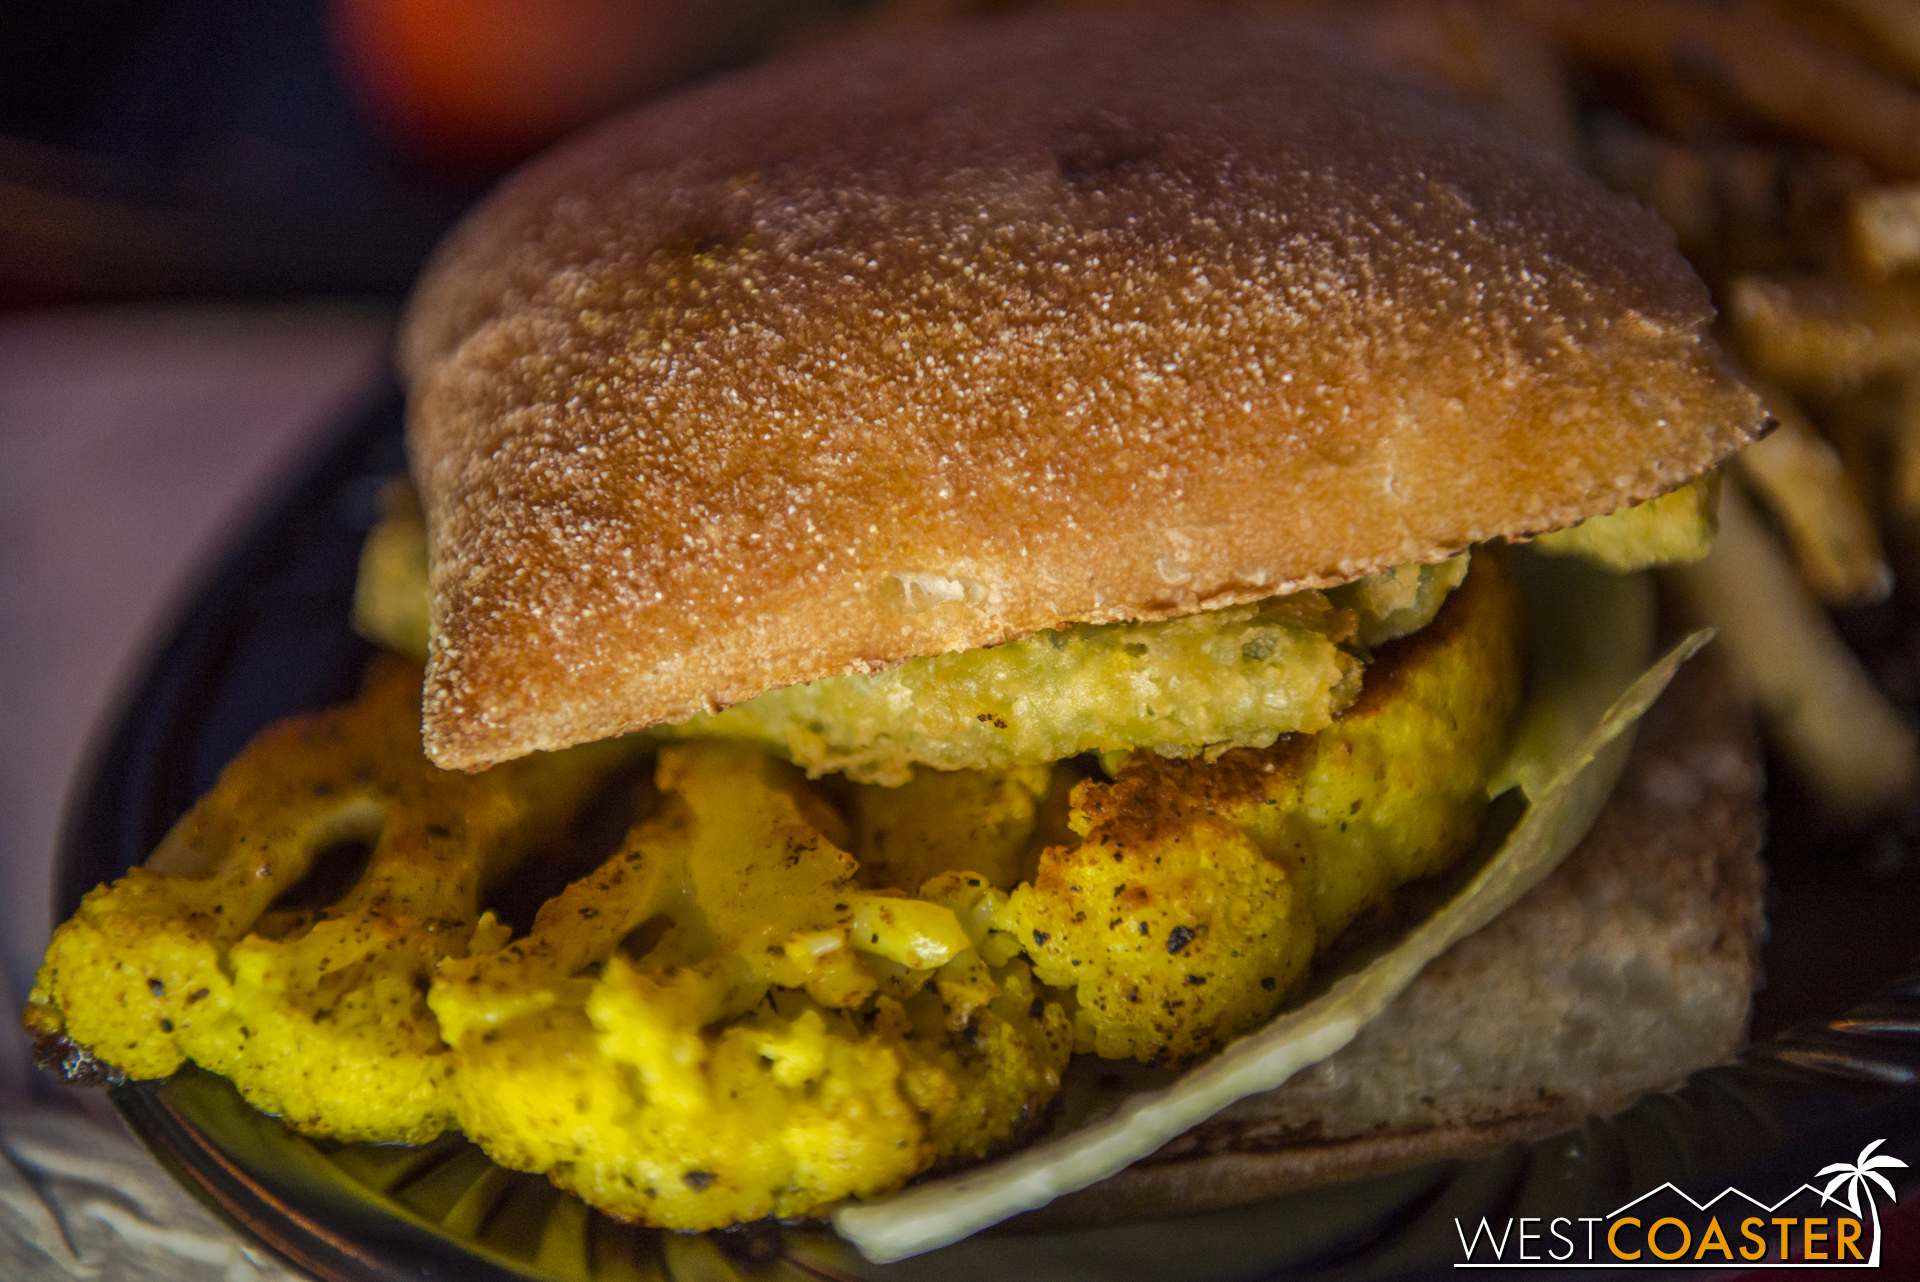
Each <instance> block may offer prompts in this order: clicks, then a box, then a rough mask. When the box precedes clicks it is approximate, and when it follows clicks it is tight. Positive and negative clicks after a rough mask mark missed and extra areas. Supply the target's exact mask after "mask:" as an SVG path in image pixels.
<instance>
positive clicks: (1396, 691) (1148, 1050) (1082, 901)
mask: <svg viewBox="0 0 1920 1282" xmlns="http://www.w3.org/2000/svg"><path fill="white" fill-rule="evenodd" d="M1521 638H1522V624H1521V619H1520V615H1519V604H1518V597H1517V593H1516V590H1515V587H1514V585H1513V582H1512V580H1511V578H1510V576H1509V574H1508V573H1507V572H1506V569H1505V566H1504V563H1503V562H1502V560H1501V559H1500V558H1498V557H1497V556H1493V555H1488V554H1482V555H1480V556H1477V557H1476V558H1475V563H1474V572H1473V573H1472V574H1471V575H1470V576H1469V577H1468V578H1467V580H1466V583H1465V585H1464V586H1463V587H1462V589H1461V590H1460V591H1459V592H1457V593H1455V594H1454V595H1453V597H1452V598H1451V599H1450V600H1449V602H1448V604H1447V606H1446V607H1445V609H1443V610H1442V612H1441V613H1440V615H1439V616H1438V618H1436V619H1435V621H1434V622H1433V624H1432V625H1431V626H1430V627H1428V628H1427V629H1425V630H1423V631H1422V632H1419V633H1417V634H1415V635H1414V636H1412V637H1410V638H1408V639H1406V640H1404V641H1401V642H1399V643H1397V644H1396V645H1395V646H1393V647H1392V648H1389V649H1387V650H1383V651H1382V652H1381V653H1380V655H1379V656H1377V659H1376V662H1375V664H1374V666H1373V667H1372V668H1371V669H1370V670H1369V672H1368V676H1367V687H1366V690H1365V691H1364V692H1363V693H1362V695H1361V697H1360V699H1359V701H1358V702H1357V703H1356V704H1355V705H1354V706H1353V707H1352V708H1350V709H1349V710H1348V711H1347V713H1346V714H1345V715H1344V716H1342V717H1341V719H1340V720H1339V721H1337V722H1336V723H1334V725H1333V726H1331V727H1329V728H1328V729H1326V730H1324V731H1322V732H1320V733H1319V734H1317V735H1313V736H1305V735H1301V736H1293V737H1290V738H1288V739H1285V740H1282V741H1280V742H1279V743H1276V744H1274V745H1273V746H1272V747H1271V748H1267V749H1262V750H1244V749H1243V750H1238V751H1234V752H1229V753H1226V754H1225V755H1223V756H1221V757H1220V758H1219V759H1218V760H1217V761H1215V762H1213V763H1211V764H1202V763H1200V762H1197V761H1191V760H1184V761H1169V760H1166V759H1163V758H1160V757H1157V756H1154V755H1153V754H1148V753H1136V754H1134V756H1133V757H1132V758H1131V759H1130V760H1129V762H1128V763H1127V765H1126V766H1125V767H1124V768H1123V769H1121V770H1120V772H1119V774H1118V776H1117V777H1116V778H1115V779H1114V780H1113V782H1112V783H1100V782H1097V781H1089V782H1086V783H1082V784H1081V785H1079V787H1078V788H1076V789H1075V791H1074V794H1073V804H1074V813H1073V818H1072V823H1073V826H1074V828H1075V830H1076V831H1077V832H1079V833H1080V834H1081V837H1082V840H1081V842H1080V843H1079V845H1077V846H1058V847H1052V848H1049V849H1048V850H1047V851H1046V852H1045V853H1044V854H1043V855H1042V856H1041V860H1040V870H1039V875H1038V876H1037V877H1036V879H1035V880H1034V881H1033V882H1032V883H1031V884H1025V885H1021V886H1019V887H1017V888H1016V889H1015V890H1014V891H1013V892H1012V893H1011V894H1010V895H1008V896H1006V897H1005V898H1004V899H1001V900H997V901H996V902H995V904H994V907H993V911H992V912H991V914H990V916H991V922H992V926H993V927H994V928H995V929H996V930H998V931H1001V932H1004V935H1005V937H1007V938H1010V939H1012V940H1013V941H1016V942H1017V944H1018V946H1019V947H1020V948H1022V949H1023V950H1024V951H1025V952H1026V953H1027V954H1028V955H1029V956H1030V957H1031V958H1032V960H1033V965H1034V972H1035V974H1036V975H1037V976H1038V978H1039V979H1040V980H1041V981H1042V982H1043V983H1046V984H1051V985H1058V986H1060V987H1071V988H1073V989H1074V991H1075V994H1076V996H1077V998H1078V1003H1077V1008H1076V1010H1075V1015H1074V1018H1075V1037H1076V1043H1077V1048H1078V1049H1082V1050H1092V1051H1095V1052H1097V1053H1099V1054H1100V1055H1103V1056H1107V1057H1109V1058H1126V1057H1132V1058H1136V1059H1142V1060H1175V1061H1177V1060H1183V1059H1189V1058H1192V1057H1194V1056H1198V1055H1201V1054H1204V1053H1206V1052H1208V1051H1210V1050H1213V1049H1215V1048H1217V1047H1219V1046H1221V1045H1223V1044H1224V1043H1225V1042H1226V1041H1228V1040H1229V1039H1231V1038H1233V1037H1235V1036H1237V1035H1239V1034H1240V1033H1243V1032H1245V1031H1247V1030H1248V1029H1250V1028H1253V1027H1255V1026H1256V1025H1258V1024H1260V1023H1261V1022H1263V1021H1264V1020H1266V1019H1267V1018H1268V1017H1269V1016H1271V1015H1272V1014H1273V1012H1274V1011H1275V1010H1276V1009H1277V1008H1278V1007H1279V1005H1280V1004H1281V1002H1282V1001H1284V1000H1285V999H1286V998H1287V997H1288V996H1290V995H1291V994H1292V993H1293V992H1294V991H1295V990H1297V988H1298V987H1299V986H1300V984H1301V983H1302V982H1303V981H1304V980H1305V978H1306V976H1307V974H1308V971H1309V968H1310V964H1311V961H1312V959H1313V956H1314V954H1315V952H1316V951H1317V950H1318V949H1320V948H1323V947H1325V946H1326V945H1327V944H1328V943H1330V942H1331V941H1332V940H1333V939H1334V937H1335V936H1336V935H1338V934H1339V933H1340V931H1342V930H1343V929H1345V928H1346V926H1347V925H1348V924H1349V923H1350V922H1351V921H1352V920H1353V919H1354V918H1355V917H1356V916H1357V915H1358V914H1359V913H1361V912H1363V911H1365V910H1366V909H1367V908H1369V907H1372V906H1373V905H1375V904H1377V903H1379V902H1381V901H1382V900H1384V899H1385V898H1386V897H1387V896H1388V895H1389V894H1391V893H1392V892H1393V890H1394V889H1395V888H1397V887H1399V886H1401V885H1403V884H1405V883H1406V882H1408V881H1411V880H1413V879H1415V878H1417V877H1421V876H1426V875H1428V874H1431V873H1435V872H1438V871H1440V870H1441V869H1443V868H1445V867H1446V866H1447V865H1449V864H1450V863H1451V862H1452V861H1453V860H1455V859H1457V858H1458V857H1459V856H1460V855H1461V854H1463V853H1465V851H1466V850H1468V849H1469V848H1470V847H1471V846H1472V844H1473V841H1474V839H1475V836H1476V834H1477V832H1478V830H1479V826H1480V821H1481V819H1482V817H1483V815H1484V813H1485V810H1486V806H1487V802H1488V798H1487V795H1486V785H1487V782H1488V780H1489V779H1490V778H1491V776H1492V773H1493V770H1494V768H1495V766H1496V765H1497V763H1498V761H1499V758H1500V755H1501V753H1502V751H1503V750H1504V748H1505V745H1506V741H1507V736H1508V733H1509V728H1510V725H1511V722H1512V720H1513V716H1514V713H1515V711H1516V710H1517V708H1518V706H1519V699H1520V673H1521V663H1520V647H1521Z"/></svg>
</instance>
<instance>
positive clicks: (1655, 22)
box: [1515, 0, 1920, 178]
mask: <svg viewBox="0 0 1920 1282" xmlns="http://www.w3.org/2000/svg"><path fill="white" fill-rule="evenodd" d="M1515 4H1516V6H1517V8H1518V11H1519V12H1520V13H1522V14H1523V15H1525V16H1526V17H1527V18H1529V19H1530V20H1531V21H1533V22H1535V23H1537V24H1538V25H1539V26H1540V28H1541V29H1542V30H1543V31H1545V32H1546V33H1547V34H1548V35H1549V36H1550V37H1552V38H1553V39H1555V40H1557V41H1558V42H1560V44H1561V46H1562V47H1563V48H1564V49H1565V50H1566V51H1567V53H1568V54H1569V55H1570V56H1571V57H1572V58H1573V59H1574V60H1575V61H1576V62H1579V63H1582V64H1585V65H1588V66H1593V67H1597V68H1600V69H1602V70H1611V71H1616V72H1617V71H1627V72H1634V73H1640V74H1643V75H1645V76H1646V77H1648V78H1650V79H1656V80H1657V79H1659V78H1661V77H1665V76H1669V75H1672V74H1675V73H1678V74H1679V75H1681V76H1682V77H1684V78H1686V79H1688V80H1691V81H1693V82H1695V83H1696V84H1699V85H1701V86H1702V87H1704V88H1706V89H1709V90H1710V91H1712V92H1713V93H1714V94H1716V95H1718V96H1720V97H1721V98H1723V99H1725V100H1726V101H1727V102H1728V103H1729V104H1731V105H1733V106H1735V107H1737V108H1739V109H1740V110H1742V111H1745V112H1749V113H1751V114H1752V115H1754V116H1757V117H1758V118H1760V119H1761V120H1763V121H1765V122H1767V123H1768V124H1770V125H1773V126H1774V127H1776V128H1779V129H1784V130H1786V131H1787V132H1789V133H1792V134H1796V135H1798V136H1800V137H1802V138H1806V139H1809V140H1811V141H1814V142H1818V143H1821V144H1823V145H1825V146H1828V147H1832V148H1835V149H1837V150H1839V151H1842V152H1845V153H1847V154H1849V155H1853V156H1858V157H1859V158H1860V159H1862V160H1864V161H1866V162H1867V163H1868V164H1870V165H1872V166H1873V167H1874V169H1876V170H1878V171H1879V172H1880V173H1882V174H1883V175H1885V176H1887V177H1890V178H1920V92H1916V91H1915V90H1914V89H1912V88H1910V87H1909V86H1907V85H1906V84H1904V83H1902V82H1901V81H1899V80H1897V79H1895V78H1894V77H1892V76H1887V75H1883V74H1881V73H1880V72H1877V71H1875V70H1873V69H1872V68H1870V67H1867V66H1865V65H1863V64H1862V63H1860V62H1859V61H1857V60H1856V59H1854V58H1852V57H1850V56H1848V55H1847V54H1846V53H1844V52H1842V51H1840V50H1837V49H1834V48H1831V47H1829V46H1827V45H1824V44H1822V43H1820V42H1819V41H1818V40H1816V39H1815V38H1813V37H1812V36H1810V35H1809V34H1808V33H1806V32H1804V31H1802V30H1800V29H1799V28H1798V27H1796V26H1794V25H1793V24H1791V23H1788V22H1785V21H1783V20H1782V19H1781V18H1780V17H1779V16H1778V15H1776V14H1774V13H1773V12H1771V11H1770V10H1768V9H1767V8H1766V7H1765V6H1764V5H1760V4H1756V3H1751V2H1748V0H1735V2H1730V3H1729V2H1721V3H1714V2H1711V0H1515Z"/></svg>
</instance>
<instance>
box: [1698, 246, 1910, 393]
mask: <svg viewBox="0 0 1920 1282" xmlns="http://www.w3.org/2000/svg"><path fill="white" fill-rule="evenodd" d="M1726 314H1727V322H1728V325H1729V327H1730V328H1731V330H1732V334H1733V337H1734V340H1735V342H1736V344H1737V345H1738V346H1739V348H1740V350H1741V353H1742V355H1743V356H1744V357H1745V358H1746V361H1747V363H1748V364H1749V365H1750V366H1752V367H1753V368H1755V369H1757V370H1758V371H1760V373H1761V374H1763V375H1765V376H1767V377H1769V378H1774V379H1778V380H1779V381H1781V382H1783V383H1787V384H1789V385H1791V386H1793V387H1796V388H1812V389H1816V390H1822V391H1844V390H1847V389H1849V388H1853V387H1858V386H1859V385H1860V384H1862V383H1864V382H1866V381H1867V380H1868V379H1871V378H1874V377H1876V376H1879V375H1883V374H1889V373H1898V372H1900V371H1902V370H1905V369H1908V368H1911V367H1914V366H1920V283H1915V282H1907V281H1879V282H1873V283H1862V282H1856V281H1848V280H1842V279H1839V278H1836V277H1831V276H1761V275H1750V276H1742V277H1739V278H1738V279H1736V280H1734V281H1733V282H1732V284H1731V285H1730V286H1729V287H1728V289H1727V299H1726Z"/></svg>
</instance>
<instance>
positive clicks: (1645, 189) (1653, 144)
mask: <svg viewBox="0 0 1920 1282" xmlns="http://www.w3.org/2000/svg"><path fill="white" fill-rule="evenodd" d="M1591 155H1592V159H1593V167H1594V169H1595V170H1596V171H1597V172H1598V174H1599V177H1600V179H1601V181H1602V182H1605V183H1606V184H1607V185H1608V186H1609V187H1613V188H1616V189H1617V190H1620V191H1624V192H1628V193H1630V194H1632V195H1634V196H1636V197H1638V198H1639V199H1640V201H1641V202H1642V203H1643V204H1645V205H1646V206H1647V207H1648V208H1649V209H1651V210H1653V212H1654V213H1656V214H1658V215H1660V217H1662V218H1664V219H1665V220H1666V221H1667V223H1668V225H1669V226H1671V227H1672V228H1673V229H1674V231H1675V232H1676V233H1678V235H1679V237H1680V247H1681V249H1683V250H1685V251H1686V252H1687V253H1688V254H1689V255H1696V256H1697V255H1700V254H1703V253H1710V252H1712V251H1713V249H1714V248H1715V238H1716V236H1717V235H1718V234H1719V230H1720V197H1719V193H1718V191H1717V190H1716V185H1717V184H1716V183H1715V180H1714V172H1713V167H1712V165H1711V164H1709V163H1708V161H1707V158H1706V156H1705V155H1704V154H1702V152H1701V151H1700V149H1699V148H1697V147H1689V146H1687V145H1686V144H1684V143H1678V142H1674V141H1673V140H1672V139H1670V138H1662V137H1660V136H1659V135H1658V134H1653V133H1648V132H1647V131H1646V130H1644V129H1640V128H1638V127H1637V126H1635V125H1632V124H1630V123H1628V122H1627V121H1625V120H1621V119H1614V120H1608V121H1606V122H1604V123H1603V124H1602V126H1601V127H1600V128H1598V129H1596V130H1595V131H1594V135H1593V141H1592V145H1591Z"/></svg>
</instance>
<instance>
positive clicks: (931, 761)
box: [662, 557, 1466, 784]
mask: <svg viewBox="0 0 1920 1282" xmlns="http://www.w3.org/2000/svg"><path fill="white" fill-rule="evenodd" d="M1465 573H1466V558H1465V557H1459V558H1455V559H1454V560H1451V561H1444V562H1441V563H1440V564H1437V565H1423V566H1403V567H1399V568H1397V569H1394V570H1390V571H1387V572H1386V573H1384V574H1380V575H1374V576H1372V577H1371V578H1369V579H1364V580H1360V581H1358V582H1356V583H1351V584H1347V585H1344V586H1343V587H1340V588H1336V589H1334V591H1333V592H1332V593H1324V592H1297V593H1294V594H1293V595H1291V596H1285V597H1275V598H1273V599H1271V600H1268V601H1264V602H1259V603H1257V604H1253V605H1241V606H1229V607H1226V608H1224V609H1218V610H1205V611H1201V612H1200V613H1197V614H1190V615H1184V616H1182V617H1180V618H1177V619H1168V620H1165V621H1163V622H1156V623H1108V624H1098V625H1095V624H1080V625H1076V626H1073V627H1067V628H1060V629H1057V630H1054V631H1048V632H1039V633H1035V634H1034V635H1032V636H1029V637H1023V638H1021V639H1020V640H1018V641H1010V642H1008V643H1007V644H1005V645H999V646H992V647H989V648H987V649H983V650H964V651H960V652H957V653H954V654H938V655H931V656H928V657H926V658H921V659H914V660H911V661H909V662H907V663H903V664H900V665H899V666H898V667H894V668H889V669H887V670H886V671H884V672H876V673H871V674H864V675H861V674H856V675H852V676H842V677H829V678H825V679H822V680H819V681H813V682H809V683H807V684H805V685H797V686H788V687H786V688H784V689H780V690H772V691H769V692H768V693H766V694H763V695H761V696H760V697H759V698H757V699H750V700H748V701H747V702H745V703H742V704H737V705H735V706H734V707H731V708H728V709H726V710H725V711H723V712H720V713H716V714H712V715H705V716H699V717H695V718H694V719H693V720H691V721H688V722H685V723H684V724H682V725H679V726H674V727H670V728H667V729H665V730H664V731H662V733H666V734H669V735H672V736H675V737H681V738H727V739H744V740H748V741H751V742H754V743H759V744H762V745H765V746H766V747H769V748H772V749H773V750H774V751H777V752H779V753H781V754H782V755H784V756H787V757H789V758H790V759H791V760H793V761H794V762H795V763H797V764H799V765H801V766H804V767H805V768H806V770H807V771H808V773H810V774H813V775H821V774H826V773H829V772H833V771H841V772H844V773H845V774H846V775H848V776H849V777H850V778H853V779H855V780H858V781H860V782H863V783H884V784H899V783H904V782H906V780H907V779H908V778H909V777H911V774H912V768H913V766H914V765H916V764H919V765H927V766H932V767H934V768H935V769H939V770H1004V769H1010V768H1012V767H1015V766H1023V765H1038V764H1042V763H1045V762H1049V761H1057V760H1059V759H1061V758H1063V757H1071V756H1075V755H1078V754H1080V753H1083V752H1112V751H1125V750H1129V749H1133V748H1152V749H1154V750H1155V751H1157V752H1159V753H1161V754H1162V755H1165V756H1192V755H1195V754H1198V753H1200V752H1203V751H1209V752H1218V751H1223V750H1225V749H1228V748H1239V747H1255V748H1258V747H1265V746H1266V745H1268V744H1270V743H1272V742H1273V741H1274V740H1275V739H1276V738H1278V737H1279V736H1280V735H1282V734H1287V733H1290V732H1295V731H1299V732H1305V733H1312V732H1314V731H1317V730H1320V729H1323V728H1324V727H1326V726H1328V725H1330V724H1332V722H1333V719H1334V718H1335V717H1337V716H1339V715H1340V713H1341V712H1342V711H1343V710H1344V709H1345V708H1346V707H1347V705H1349V704H1350V703H1352V702H1353V700H1354V699H1355V698H1356V697H1357V696H1358V694H1359V692H1360V682H1361V677H1362V674H1363V673H1364V671H1365V668H1366V661H1365V658H1364V654H1365V647H1366V646H1367V645H1370V644H1378V643H1379V642H1381V641H1384V640H1386V639H1388V638H1389V637H1392V636H1398V635H1404V634H1406V633H1409V632H1412V631H1415V630H1416V629H1418V628H1420V627H1423V626H1425V624H1426V623H1427V621H1428V620H1429V619H1431V618H1432V617H1433V615H1434V613H1435V611H1437V610H1438V609H1439V608H1440V604H1441V602H1442V601H1444V600H1445V598H1446V595H1447V592H1448V591H1450V590H1451V589H1452V588H1453V587H1454V586H1455V585H1456V584H1458V583H1459V582H1460V580H1461V578H1462V577H1464V575H1465Z"/></svg>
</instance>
